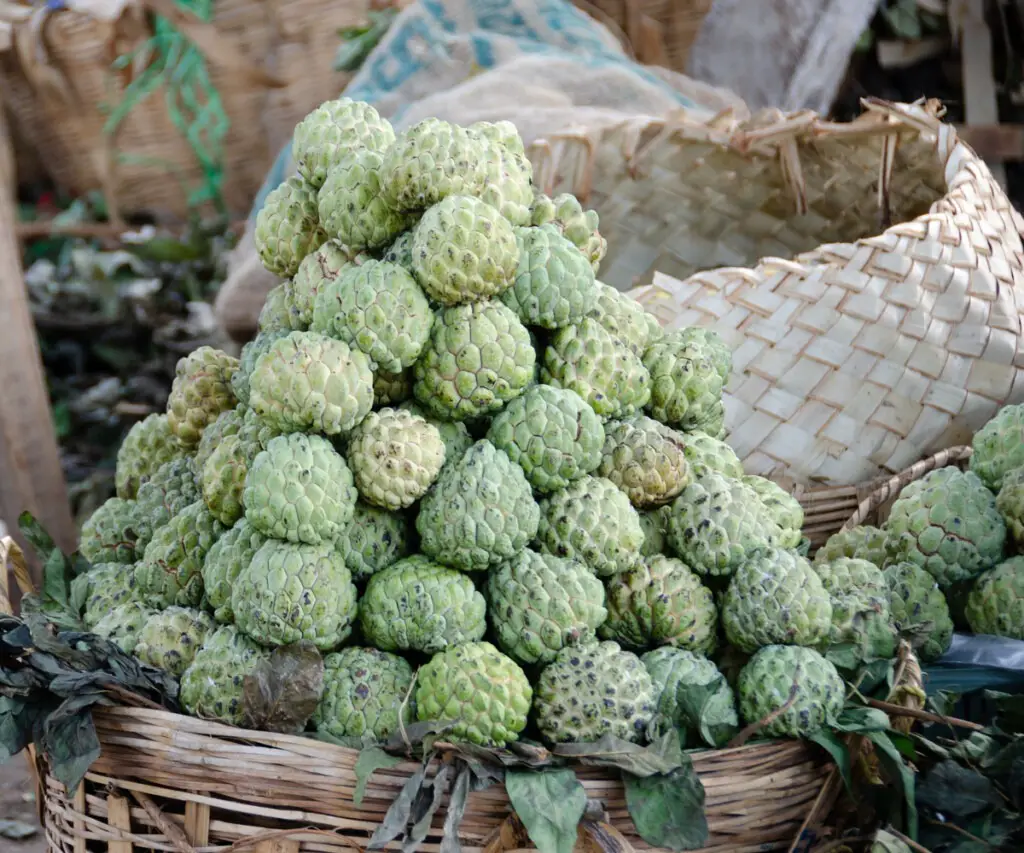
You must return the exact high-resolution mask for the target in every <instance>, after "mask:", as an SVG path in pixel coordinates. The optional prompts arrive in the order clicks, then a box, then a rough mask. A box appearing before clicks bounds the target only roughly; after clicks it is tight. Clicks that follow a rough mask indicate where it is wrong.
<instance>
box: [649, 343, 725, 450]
mask: <svg viewBox="0 0 1024 853" xmlns="http://www.w3.org/2000/svg"><path fill="white" fill-rule="evenodd" d="M686 332H687V330H686V329H683V330H681V331H678V332H671V333H669V334H667V335H665V337H664V338H662V339H661V340H660V341H658V342H656V343H654V344H651V346H649V347H648V348H647V351H646V352H645V353H644V367H645V368H646V369H647V372H648V373H649V374H650V377H651V397H650V402H649V403H648V404H647V410H648V411H649V412H650V414H651V417H653V418H654V419H655V420H659V421H661V422H662V423H666V424H671V425H672V426H678V427H680V428H681V429H697V430H701V431H702V432H706V433H708V434H710V435H713V434H714V433H715V432H717V431H718V429H720V424H719V423H718V410H717V408H716V407H717V406H718V405H720V404H721V401H722V384H723V383H722V377H721V375H720V374H719V372H718V365H717V363H716V361H715V349H714V347H713V345H711V344H706V343H701V342H700V341H699V340H698V339H695V338H693V337H692V336H690V335H687V334H686ZM709 414H711V415H713V416H714V417H713V418H712V422H713V423H714V425H715V428H714V429H708V428H707V423H706V422H705V418H707V416H708V415H709Z"/></svg>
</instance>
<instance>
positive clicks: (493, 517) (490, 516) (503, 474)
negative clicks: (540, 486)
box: [416, 439, 540, 572]
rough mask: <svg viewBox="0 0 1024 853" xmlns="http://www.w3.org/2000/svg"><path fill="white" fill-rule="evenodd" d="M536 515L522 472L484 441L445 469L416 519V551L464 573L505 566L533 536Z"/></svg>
mask: <svg viewBox="0 0 1024 853" xmlns="http://www.w3.org/2000/svg"><path fill="white" fill-rule="evenodd" d="M539 522H540V509H539V507H538V506H537V502H536V501H535V500H534V499H533V492H532V491H531V490H530V484H529V482H528V481H527V479H526V475H525V474H524V473H523V469H522V468H520V467H519V466H518V465H516V464H515V463H514V462H513V461H512V460H511V459H509V457H508V454H507V453H505V452H504V451H503V450H498V448H496V447H495V446H494V445H493V444H491V443H490V442H489V441H487V440H486V439H481V440H480V441H478V442H476V444H474V445H473V446H472V447H470V448H469V450H467V451H466V452H465V453H464V454H463V455H462V458H461V459H459V460H457V461H456V462H454V463H452V464H450V465H446V466H445V467H444V468H443V469H442V471H441V474H440V476H439V477H438V478H437V481H436V482H435V484H434V487H433V488H432V489H431V490H430V491H429V492H428V493H427V494H426V495H424V497H423V500H421V501H420V505H419V514H418V515H417V516H416V530H417V531H418V532H419V534H420V550H421V551H422V552H423V553H424V554H426V555H427V556H428V557H431V558H432V559H434V560H437V561H438V562H440V563H443V564H445V565H448V566H452V567H454V568H456V569H460V570H462V571H464V572H472V571H483V570H486V569H488V568H490V567H491V566H494V565H497V564H498V563H501V562H503V561H504V560H509V559H511V558H512V557H514V556H515V555H516V554H518V553H519V552H520V551H522V550H523V549H524V548H525V547H526V546H527V545H528V544H529V543H530V541H531V540H532V539H533V537H534V536H535V535H536V534H537V526H538V524H539Z"/></svg>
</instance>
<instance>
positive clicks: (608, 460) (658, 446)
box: [597, 415, 690, 509]
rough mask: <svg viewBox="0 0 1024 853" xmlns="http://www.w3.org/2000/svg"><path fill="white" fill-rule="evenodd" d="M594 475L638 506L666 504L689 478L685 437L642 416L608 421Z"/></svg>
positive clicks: (683, 486)
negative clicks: (614, 486) (607, 481)
mask: <svg viewBox="0 0 1024 853" xmlns="http://www.w3.org/2000/svg"><path fill="white" fill-rule="evenodd" d="M597 474H598V476H601V477H605V478H606V479H608V480H611V481H612V482H613V483H614V484H615V485H616V486H618V487H619V488H620V489H622V491H623V492H625V493H626V496H627V497H628V498H629V500H630V503H632V504H633V506H635V507H636V508H637V509H645V508H648V507H653V506H660V505H662V504H666V503H669V502H670V501H672V500H673V499H674V498H675V496H676V495H678V494H679V493H680V492H681V491H682V490H683V489H684V488H685V487H686V485H687V483H688V482H689V481H690V468H689V465H688V463H687V461H686V451H685V437H684V436H682V435H681V434H680V433H677V432H676V431H675V430H673V429H671V428H669V427H667V426H665V425H664V424H660V423H658V422H657V421H656V420H654V419H652V418H648V417H646V416H645V415H634V416H633V417H631V418H626V419H624V420H621V421H610V422H609V423H607V424H606V425H605V442H604V448H603V450H602V453H601V464H600V466H598V469H597Z"/></svg>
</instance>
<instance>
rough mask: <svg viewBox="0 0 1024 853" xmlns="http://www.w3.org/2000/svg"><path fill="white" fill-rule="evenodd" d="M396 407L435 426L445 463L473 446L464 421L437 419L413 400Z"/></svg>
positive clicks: (457, 457) (460, 456) (449, 462)
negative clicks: (441, 443)
mask: <svg viewBox="0 0 1024 853" xmlns="http://www.w3.org/2000/svg"><path fill="white" fill-rule="evenodd" d="M398 408H399V409H401V410H402V411H403V412H409V413H410V414H413V415H419V416H420V417H421V418H423V419H424V420H425V421H426V422H427V423H429V424H430V425H431V426H434V427H437V431H438V432H439V433H440V434H441V441H443V442H444V461H445V463H446V464H451V463H453V462H454V461H455V460H456V459H461V458H462V454H463V453H465V452H466V451H467V450H469V448H470V447H472V446H473V436H471V435H470V434H469V429H468V428H467V427H466V425H465V424H464V423H461V422H458V421H442V420H438V419H437V418H435V417H433V416H432V415H431V414H430V413H429V412H428V411H427V410H426V409H424V408H423V407H422V406H421V405H420V404H419V403H417V402H416V401H415V400H407V401H406V402H404V403H402V404H401V405H400V406H399V407H398Z"/></svg>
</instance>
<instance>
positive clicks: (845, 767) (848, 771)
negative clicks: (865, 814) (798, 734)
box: [808, 729, 853, 791]
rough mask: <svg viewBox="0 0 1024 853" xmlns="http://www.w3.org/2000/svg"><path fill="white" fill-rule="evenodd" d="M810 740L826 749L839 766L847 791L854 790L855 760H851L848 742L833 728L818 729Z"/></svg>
mask: <svg viewBox="0 0 1024 853" xmlns="http://www.w3.org/2000/svg"><path fill="white" fill-rule="evenodd" d="M808 740H810V741H811V742H812V743H816V744H817V745H818V746H820V747H821V748H822V749H824V750H825V751H826V752H827V753H828V754H829V755H831V756H832V760H833V761H834V762H835V763H836V767H838V768H839V775H840V776H842V777H843V784H844V785H846V790H847V791H852V790H853V774H852V766H853V762H852V761H851V760H850V749H849V747H847V745H846V742H845V741H844V740H843V739H842V738H841V737H839V735H837V734H836V733H835V732H834V731H832V730H831V729H818V731H816V732H815V733H814V734H813V735H811V736H810V737H809V738H808Z"/></svg>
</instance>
